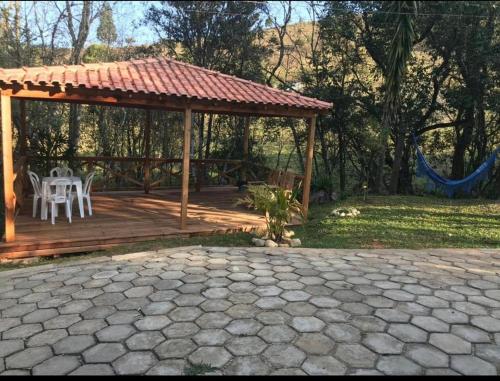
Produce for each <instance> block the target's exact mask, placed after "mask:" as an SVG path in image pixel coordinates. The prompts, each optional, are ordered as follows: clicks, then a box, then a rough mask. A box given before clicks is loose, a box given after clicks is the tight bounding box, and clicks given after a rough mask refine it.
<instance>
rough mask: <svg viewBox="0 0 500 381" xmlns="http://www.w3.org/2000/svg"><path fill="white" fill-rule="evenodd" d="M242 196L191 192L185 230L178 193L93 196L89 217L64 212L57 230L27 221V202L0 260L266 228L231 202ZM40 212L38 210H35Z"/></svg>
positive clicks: (0, 247)
mask: <svg viewBox="0 0 500 381" xmlns="http://www.w3.org/2000/svg"><path fill="white" fill-rule="evenodd" d="M241 196H242V194H241V193H239V192H238V190H237V188H235V187H223V188H221V187H213V188H204V189H202V190H201V192H190V194H189V214H188V223H187V227H186V229H183V230H181V229H180V228H179V226H180V225H179V224H180V217H179V213H180V199H181V194H180V190H163V191H152V192H151V193H150V194H149V195H146V194H144V193H143V192H109V193H94V194H93V196H92V200H93V204H92V207H93V212H94V214H93V216H92V217H89V216H88V215H87V210H86V209H85V218H84V219H81V218H80V216H79V213H78V206H77V203H76V202H75V204H74V205H73V223H72V224H70V223H68V221H67V219H66V217H65V215H64V212H63V208H62V207H61V208H60V212H59V217H58V218H57V219H56V223H55V225H52V224H51V223H50V218H49V220H47V221H41V220H40V217H39V213H38V214H37V218H32V216H31V206H32V205H31V203H27V205H26V207H25V208H24V209H23V210H22V211H21V213H20V214H19V215H18V216H17V218H16V241H15V242H11V243H1V244H0V258H24V257H32V256H40V255H53V254H63V253H75V252H85V251H90V250H96V249H101V248H106V247H110V246H113V245H117V244H123V243H130V242H138V241H146V240H152V239H156V238H165V237H187V236H191V235H209V234H217V233H226V232H234V231H249V230H252V229H254V228H256V227H262V226H264V218H263V217H262V216H260V215H258V214H257V213H255V212H253V211H249V210H246V209H245V208H243V207H241V206H234V202H235V201H236V199H237V198H239V197H241ZM38 212H39V211H38Z"/></svg>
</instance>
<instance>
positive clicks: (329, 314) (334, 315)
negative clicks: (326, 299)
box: [316, 308, 351, 323]
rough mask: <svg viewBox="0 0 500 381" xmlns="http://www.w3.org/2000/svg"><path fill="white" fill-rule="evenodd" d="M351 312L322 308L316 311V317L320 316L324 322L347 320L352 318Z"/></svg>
mask: <svg viewBox="0 0 500 381" xmlns="http://www.w3.org/2000/svg"><path fill="white" fill-rule="evenodd" d="M350 316H351V315H350V314H348V313H347V312H345V311H342V310H339V309H336V308H329V309H321V310H319V311H318V312H317V313H316V317H318V318H320V319H321V320H323V321H324V322H330V323H332V322H340V323H342V322H346V321H347V320H348V319H349V318H350Z"/></svg>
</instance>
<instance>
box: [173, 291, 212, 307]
mask: <svg viewBox="0 0 500 381" xmlns="http://www.w3.org/2000/svg"><path fill="white" fill-rule="evenodd" d="M205 300H206V299H205V298H204V297H203V296H200V295H195V294H183V295H179V296H178V297H176V298H175V299H174V303H175V304H177V305H178V306H180V307H194V306H197V305H199V304H201V303H202V302H204V301H205Z"/></svg>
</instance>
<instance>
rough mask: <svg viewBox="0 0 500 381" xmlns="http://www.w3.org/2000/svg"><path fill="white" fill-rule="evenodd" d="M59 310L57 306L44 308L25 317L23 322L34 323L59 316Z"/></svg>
mask: <svg viewBox="0 0 500 381" xmlns="http://www.w3.org/2000/svg"><path fill="white" fill-rule="evenodd" d="M58 315H59V312H58V311H57V310H56V309H55V308H44V309H39V310H36V311H33V312H30V313H29V314H27V315H25V316H24V317H23V319H22V320H23V323H26V324H32V323H43V322H44V321H47V320H49V319H51V318H53V317H55V316H58Z"/></svg>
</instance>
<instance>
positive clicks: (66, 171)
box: [50, 167, 73, 177]
mask: <svg viewBox="0 0 500 381" xmlns="http://www.w3.org/2000/svg"><path fill="white" fill-rule="evenodd" d="M63 176H73V170H72V169H71V168H68V167H54V168H52V169H51V170H50V177H63Z"/></svg>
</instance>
